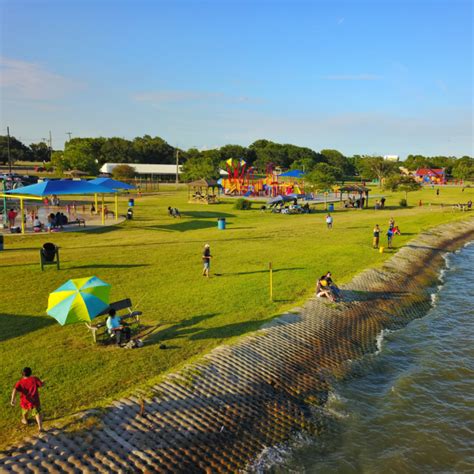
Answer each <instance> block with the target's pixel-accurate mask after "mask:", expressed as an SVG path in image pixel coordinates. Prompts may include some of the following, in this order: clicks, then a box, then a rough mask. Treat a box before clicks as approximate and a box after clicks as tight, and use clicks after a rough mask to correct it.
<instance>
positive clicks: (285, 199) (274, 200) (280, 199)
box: [267, 194, 295, 205]
mask: <svg viewBox="0 0 474 474" xmlns="http://www.w3.org/2000/svg"><path fill="white" fill-rule="evenodd" d="M294 200H295V197H294V196H284V195H281V194H280V195H279V196H275V197H273V198H271V199H270V200H269V201H267V204H269V205H272V204H278V203H279V202H290V201H294Z"/></svg>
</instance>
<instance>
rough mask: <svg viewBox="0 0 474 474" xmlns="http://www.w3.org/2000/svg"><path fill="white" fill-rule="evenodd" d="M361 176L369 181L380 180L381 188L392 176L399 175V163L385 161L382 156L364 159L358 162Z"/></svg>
mask: <svg viewBox="0 0 474 474" xmlns="http://www.w3.org/2000/svg"><path fill="white" fill-rule="evenodd" d="M357 168H358V170H359V174H360V175H361V176H363V177H364V178H367V179H378V181H379V186H380V187H381V186H382V183H383V180H384V179H385V178H387V177H388V176H390V175H392V174H398V173H399V170H398V163H394V162H393V161H388V160H384V159H383V158H382V157H381V156H369V157H363V158H361V159H359V160H357Z"/></svg>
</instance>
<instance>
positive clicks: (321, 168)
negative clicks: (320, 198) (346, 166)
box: [305, 163, 342, 208]
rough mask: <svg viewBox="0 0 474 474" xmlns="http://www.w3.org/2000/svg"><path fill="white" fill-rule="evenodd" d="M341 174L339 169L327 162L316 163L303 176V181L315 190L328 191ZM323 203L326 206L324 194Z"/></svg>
mask: <svg viewBox="0 0 474 474" xmlns="http://www.w3.org/2000/svg"><path fill="white" fill-rule="evenodd" d="M341 175H342V173H341V170H340V169H338V168H336V167H335V166H331V165H328V164H327V163H318V164H317V165H316V166H315V167H314V169H313V170H312V171H311V172H310V173H308V174H307V175H306V176H305V183H306V184H309V187H310V188H311V189H313V190H316V191H323V192H326V191H329V190H330V189H331V187H332V186H334V185H335V184H336V182H337V180H338V178H339V177H340V176H341ZM324 196H325V200H324V202H325V205H326V208H327V201H326V194H324Z"/></svg>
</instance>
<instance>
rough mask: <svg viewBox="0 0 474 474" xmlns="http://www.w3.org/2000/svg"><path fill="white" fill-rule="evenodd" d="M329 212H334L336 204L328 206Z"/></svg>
mask: <svg viewBox="0 0 474 474" xmlns="http://www.w3.org/2000/svg"><path fill="white" fill-rule="evenodd" d="M328 211H329V212H334V204H333V203H331V204H329V205H328Z"/></svg>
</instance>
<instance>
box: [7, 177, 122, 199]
mask: <svg viewBox="0 0 474 474" xmlns="http://www.w3.org/2000/svg"><path fill="white" fill-rule="evenodd" d="M114 192H116V191H115V190H113V189H111V188H107V187H105V186H99V185H97V184H91V183H89V182H88V181H70V180H67V179H60V180H53V181H43V182H42V183H36V184H31V185H30V186H23V187H22V188H17V189H12V190H10V191H7V194H11V195H14V194H20V195H22V196H51V195H52V194H56V196H61V195H65V194H107V193H114Z"/></svg>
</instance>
